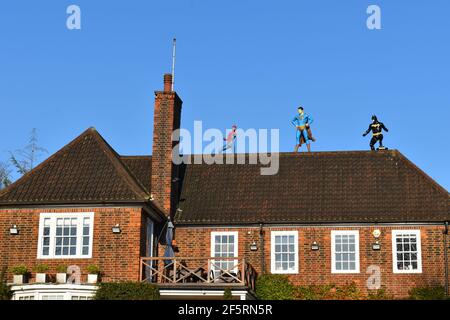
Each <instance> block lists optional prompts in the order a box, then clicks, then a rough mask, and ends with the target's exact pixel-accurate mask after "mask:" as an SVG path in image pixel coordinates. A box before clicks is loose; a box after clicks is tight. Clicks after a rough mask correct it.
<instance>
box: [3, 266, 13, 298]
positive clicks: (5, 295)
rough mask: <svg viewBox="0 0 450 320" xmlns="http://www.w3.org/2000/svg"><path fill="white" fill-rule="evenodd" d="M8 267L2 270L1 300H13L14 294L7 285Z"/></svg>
mask: <svg viewBox="0 0 450 320" xmlns="http://www.w3.org/2000/svg"><path fill="white" fill-rule="evenodd" d="M5 274H6V267H4V268H3V269H2V271H1V272H0V300H11V297H12V294H11V290H9V287H8V286H7V285H6V277H5Z"/></svg>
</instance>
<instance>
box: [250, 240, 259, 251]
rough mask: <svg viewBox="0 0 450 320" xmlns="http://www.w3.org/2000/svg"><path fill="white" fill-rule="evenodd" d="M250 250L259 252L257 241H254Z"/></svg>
mask: <svg viewBox="0 0 450 320" xmlns="http://www.w3.org/2000/svg"><path fill="white" fill-rule="evenodd" d="M250 250H251V251H257V250H258V246H257V244H256V242H255V241H253V242H252V244H251V245H250Z"/></svg>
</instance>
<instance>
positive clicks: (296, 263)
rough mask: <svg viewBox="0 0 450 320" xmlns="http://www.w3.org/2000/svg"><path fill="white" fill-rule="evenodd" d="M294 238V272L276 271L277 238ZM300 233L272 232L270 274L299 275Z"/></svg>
mask: <svg viewBox="0 0 450 320" xmlns="http://www.w3.org/2000/svg"><path fill="white" fill-rule="evenodd" d="M277 236H294V251H295V254H294V270H276V269H275V262H276V261H275V237H277ZM298 254H299V252H298V231H271V233H270V272H271V273H273V274H297V273H298Z"/></svg>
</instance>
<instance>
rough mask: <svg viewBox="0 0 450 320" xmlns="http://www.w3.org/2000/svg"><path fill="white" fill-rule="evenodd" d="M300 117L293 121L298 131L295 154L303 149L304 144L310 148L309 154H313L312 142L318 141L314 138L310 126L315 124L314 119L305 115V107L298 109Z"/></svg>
mask: <svg viewBox="0 0 450 320" xmlns="http://www.w3.org/2000/svg"><path fill="white" fill-rule="evenodd" d="M297 110H298V116H296V117H295V118H294V119H292V121H291V123H292V125H293V126H294V127H295V128H296V129H297V130H296V144H295V150H294V152H298V149H299V148H300V147H301V145H302V144H303V143H305V144H306V147H307V148H308V152H311V145H310V143H311V141H313V142H314V141H316V139H314V137H313V136H312V132H311V128H310V124H312V123H313V121H314V119H313V118H312V117H311V116H310V115H307V114H306V113H305V111H304V110H303V107H298V109H297Z"/></svg>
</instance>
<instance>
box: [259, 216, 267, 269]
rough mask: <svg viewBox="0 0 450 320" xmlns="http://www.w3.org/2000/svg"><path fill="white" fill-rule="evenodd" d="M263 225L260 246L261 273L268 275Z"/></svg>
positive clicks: (261, 225)
mask: <svg viewBox="0 0 450 320" xmlns="http://www.w3.org/2000/svg"><path fill="white" fill-rule="evenodd" d="M263 226H264V224H263V223H260V224H259V245H260V247H261V273H262V274H265V273H266V259H265V250H264V230H263Z"/></svg>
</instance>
